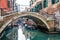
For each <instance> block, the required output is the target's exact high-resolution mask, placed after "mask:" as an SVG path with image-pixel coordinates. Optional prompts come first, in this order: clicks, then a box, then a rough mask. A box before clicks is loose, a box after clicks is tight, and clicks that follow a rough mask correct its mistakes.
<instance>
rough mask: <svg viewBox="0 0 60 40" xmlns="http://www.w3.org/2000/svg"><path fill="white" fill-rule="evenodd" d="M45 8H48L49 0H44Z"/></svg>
mask: <svg viewBox="0 0 60 40" xmlns="http://www.w3.org/2000/svg"><path fill="white" fill-rule="evenodd" d="M43 5H44V8H46V7H47V6H48V0H44V4H43Z"/></svg>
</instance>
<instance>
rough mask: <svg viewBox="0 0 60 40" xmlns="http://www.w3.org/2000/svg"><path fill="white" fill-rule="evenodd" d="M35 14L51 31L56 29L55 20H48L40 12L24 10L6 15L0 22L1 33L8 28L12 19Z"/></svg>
mask: <svg viewBox="0 0 60 40" xmlns="http://www.w3.org/2000/svg"><path fill="white" fill-rule="evenodd" d="M28 15H29V16H33V17H36V18H38V19H40V20H41V21H42V22H43V23H44V24H45V25H46V27H47V29H48V30H49V31H53V30H52V29H54V20H48V21H47V18H45V17H44V16H42V15H40V14H39V13H34V12H22V13H15V14H13V15H9V16H4V18H3V21H1V22H0V33H1V32H2V31H3V30H4V28H6V26H7V25H8V24H9V23H11V22H12V21H14V20H16V19H17V18H20V17H23V16H28Z"/></svg>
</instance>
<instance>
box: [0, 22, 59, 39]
mask: <svg viewBox="0 0 60 40" xmlns="http://www.w3.org/2000/svg"><path fill="white" fill-rule="evenodd" d="M22 22H23V21H22ZM22 22H21V23H20V22H19V25H18V26H17V25H15V26H14V27H11V26H10V27H7V28H6V29H5V31H4V35H3V36H2V38H0V40H60V34H47V33H44V32H42V31H41V30H39V29H30V28H27V27H26V26H25V25H24V24H23V23H22Z"/></svg>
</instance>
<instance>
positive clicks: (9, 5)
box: [8, 0, 11, 8]
mask: <svg viewBox="0 0 60 40" xmlns="http://www.w3.org/2000/svg"><path fill="white" fill-rule="evenodd" d="M8 7H9V8H10V7H11V4H10V0H8Z"/></svg>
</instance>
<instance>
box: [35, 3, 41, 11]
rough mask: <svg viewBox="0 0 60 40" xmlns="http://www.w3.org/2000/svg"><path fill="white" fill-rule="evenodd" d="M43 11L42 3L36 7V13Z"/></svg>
mask: <svg viewBox="0 0 60 40" xmlns="http://www.w3.org/2000/svg"><path fill="white" fill-rule="evenodd" d="M41 9H42V3H40V4H39V5H37V6H36V9H35V11H36V12H37V11H39V10H41Z"/></svg>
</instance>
